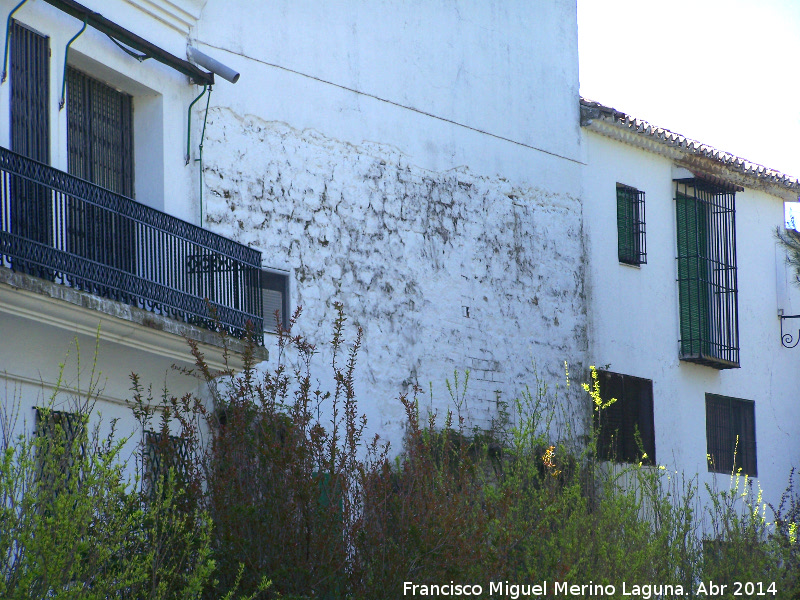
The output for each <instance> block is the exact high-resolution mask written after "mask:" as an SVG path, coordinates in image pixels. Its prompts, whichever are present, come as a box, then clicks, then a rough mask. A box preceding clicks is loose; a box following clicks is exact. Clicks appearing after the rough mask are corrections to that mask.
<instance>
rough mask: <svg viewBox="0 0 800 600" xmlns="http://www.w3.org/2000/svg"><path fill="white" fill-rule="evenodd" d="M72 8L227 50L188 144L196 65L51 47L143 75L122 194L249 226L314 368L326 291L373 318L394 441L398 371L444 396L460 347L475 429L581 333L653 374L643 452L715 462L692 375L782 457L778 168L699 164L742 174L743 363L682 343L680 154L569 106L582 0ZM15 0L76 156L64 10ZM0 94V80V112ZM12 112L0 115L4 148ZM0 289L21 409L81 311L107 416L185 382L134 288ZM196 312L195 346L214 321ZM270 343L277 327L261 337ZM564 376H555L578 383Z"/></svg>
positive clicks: (187, 215)
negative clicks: (676, 173)
mask: <svg viewBox="0 0 800 600" xmlns="http://www.w3.org/2000/svg"><path fill="white" fill-rule="evenodd" d="M84 4H85V5H86V6H88V7H89V8H91V9H93V10H96V11H99V12H101V13H102V14H103V15H104V16H106V17H107V18H109V19H111V20H112V21H114V22H116V23H118V24H120V25H121V26H123V27H125V28H126V29H129V30H130V31H132V32H134V33H137V34H139V35H141V36H142V37H145V38H146V39H148V41H151V42H153V43H154V44H156V45H158V46H160V47H161V48H163V49H164V50H166V51H168V52H170V53H172V54H174V55H176V56H178V57H184V56H185V54H186V46H187V44H191V45H193V46H195V47H197V48H199V49H200V50H201V51H203V52H205V53H207V54H209V55H211V56H213V57H214V58H216V59H218V60H219V61H221V62H223V63H225V64H226V65H228V66H230V67H233V68H234V69H236V70H237V71H239V72H240V73H241V78H240V80H239V82H238V83H237V84H235V85H231V84H229V83H227V82H225V81H222V80H219V79H218V81H217V84H216V85H215V86H214V89H213V93H212V95H211V97H210V103H209V110H208V115H207V122H206V123H205V125H206V126H205V136H204V138H203V137H202V131H203V121H204V117H205V116H206V115H205V103H206V99H207V96H205V97H203V98H202V99H201V101H200V102H198V103H197V104H195V106H194V108H193V110H192V120H191V140H192V142H191V147H190V152H189V162H188V164H186V161H185V154H186V137H187V134H188V133H189V131H188V127H189V126H188V124H187V109H188V108H189V105H190V103H191V102H192V101H193V100H194V99H195V98H196V97H197V95H198V94H199V92H200V91H201V88H200V87H198V86H196V85H192V84H190V83H189V82H188V80H187V78H186V76H184V75H181V74H180V73H177V72H175V71H173V70H171V69H170V68H169V67H166V66H164V65H162V64H160V63H156V62H155V61H152V60H149V61H145V62H142V63H140V62H138V61H136V60H134V59H132V58H131V57H130V56H128V55H126V54H124V53H123V52H121V51H120V50H119V49H118V48H117V47H116V46H115V45H114V44H113V43H112V42H111V41H109V40H108V39H107V38H106V36H104V35H103V34H101V33H99V32H98V31H96V30H94V29H92V28H87V30H86V31H85V32H84V33H83V34H82V35H81V36H80V37H79V38H78V39H77V40H76V41H75V42H74V44H73V45H72V49H71V50H70V55H69V62H70V63H71V64H73V65H74V66H76V67H79V68H81V69H83V70H85V71H87V72H90V73H91V74H93V75H94V76H95V77H97V78H98V79H102V80H103V81H105V82H107V83H109V84H111V85H113V86H114V87H117V88H118V89H121V90H124V91H126V92H128V93H130V94H132V95H133V97H134V147H135V196H136V199H137V200H138V201H139V202H142V203H144V204H147V205H149V206H151V207H153V208H157V209H159V210H162V211H164V212H166V213H169V214H171V215H174V216H176V217H179V218H181V219H184V220H186V221H188V222H191V223H194V224H202V225H203V226H205V227H207V228H209V229H211V230H213V231H215V232H217V233H220V234H222V235H224V236H226V237H229V238H232V239H235V240H237V241H239V242H242V243H244V244H248V245H250V246H253V247H256V248H258V249H259V250H261V251H262V252H263V266H264V267H265V268H269V269H276V270H279V271H283V272H286V273H288V274H289V284H290V300H291V306H292V307H296V306H303V308H304V316H303V317H302V320H301V328H302V329H303V331H305V332H306V333H308V334H309V335H310V337H311V339H312V340H313V341H315V342H317V343H318V344H319V347H320V350H321V353H320V355H319V357H318V365H317V366H318V367H319V368H320V369H322V368H324V366H325V364H326V362H327V358H326V355H325V345H324V344H325V341H326V340H327V339H328V336H329V332H330V328H331V324H332V320H333V316H334V309H333V303H334V302H335V301H341V302H343V303H344V306H345V312H346V314H347V316H348V317H349V323H350V324H352V325H359V326H361V327H363V328H364V333H365V337H364V345H363V350H362V352H361V354H360V358H359V367H358V372H357V377H356V378H357V382H358V389H357V392H358V396H359V398H360V400H361V409H362V410H364V411H365V412H366V413H367V416H368V418H369V423H370V430H371V431H372V432H375V433H380V434H381V436H382V437H383V438H384V439H387V440H389V441H390V442H392V444H394V446H395V447H396V448H397V447H398V446H399V445H400V444H401V443H402V436H403V413H402V408H401V405H400V403H399V402H398V401H397V396H398V395H399V394H400V393H402V392H407V391H409V389H410V387H411V386H412V385H413V384H418V385H420V386H421V387H422V388H423V390H424V392H423V396H422V401H423V406H424V405H425V404H427V403H428V402H430V405H431V407H432V408H433V409H434V410H439V411H442V410H444V409H445V408H446V407H447V406H448V404H449V400H450V398H449V395H448V393H447V390H446V388H445V380H446V379H447V378H450V379H451V380H452V377H453V371H454V370H459V371H462V372H463V370H465V369H469V370H470V373H471V376H470V385H469V392H468V395H467V404H466V406H465V408H464V411H465V413H466V416H468V418H469V423H470V424H471V425H475V426H478V427H486V426H488V425H489V424H490V423H491V421H492V419H493V418H495V417H496V416H497V413H498V399H499V400H501V401H510V400H511V399H512V398H514V397H515V395H516V394H518V393H519V391H520V389H521V388H522V386H524V385H525V384H530V385H533V384H534V378H535V371H538V374H539V376H540V377H541V378H542V379H543V380H544V381H547V382H549V383H550V384H551V385H552V384H554V383H555V382H559V383H560V382H562V381H563V377H564V374H563V361H565V360H568V361H570V362H571V363H572V367H573V368H572V370H573V378H575V377H576V376H577V375H576V374H580V375H582V374H583V373H584V371H583V369H582V367H583V366H584V365H586V364H588V363H587V360H586V359H587V357H588V358H589V359H590V360H591V361H592V362H594V363H596V364H598V365H604V364H610V365H611V368H612V370H615V371H617V372H620V373H625V374H629V375H635V376H640V377H644V378H648V379H652V380H653V382H654V395H655V427H656V443H657V450H658V460H659V462H660V463H663V464H669V465H670V466H676V467H679V468H680V467H682V468H684V469H686V470H688V471H690V472H700V473H706V465H705V429H704V427H705V425H704V413H703V409H704V403H703V394H704V393H706V392H711V393H719V394H723V395H731V396H735V397H739V398H747V399H752V400H754V401H755V402H756V407H757V408H756V411H757V412H756V424H757V438H758V470H759V479H761V480H762V481H763V482H765V485H766V486H767V489H768V491H769V493H770V494H776V493H778V492H779V491H780V489H782V486H783V485H784V484H785V479H786V475H787V473H788V468H789V466H790V465H791V464H795V465H796V464H799V463H800V456H798V451H799V449H798V446H800V442H798V440H800V431H798V423H800V418H798V417H799V416H800V415H798V410H799V409H798V406H797V403H796V402H793V401H792V399H793V396H792V391H793V390H794V389H797V383H798V381H797V375H796V374H795V373H796V370H793V369H792V365H793V364H794V362H793V361H795V360H796V357H795V355H794V354H793V353H792V352H791V351H789V350H786V349H784V348H782V347H781V346H780V336H779V333H778V332H779V323H778V320H777V317H776V308H778V306H777V302H778V300H777V298H778V296H777V292H776V291H775V290H776V282H777V277H778V276H777V275H776V265H777V264H778V263H777V262H776V261H778V262H779V261H780V257H778V258H777V259H776V254H775V249H774V241H773V238H772V230H773V228H774V227H775V226H777V225H779V224H780V223H781V222H782V210H783V207H782V198H784V197H786V196H787V194H788V195H789V196H791V194H792V193H793V194H794V197H795V198H796V196H797V194H796V191H795V192H791V190H790V187H791V186H789V187H787V186H785V185H782V184H778V183H776V184H774V185H773V184H768V183H765V181H766V180H765V179H764V178H759V177H750V178H748V177H747V176H742V175H741V173H740V172H739V171H737V170H736V169H728V171H726V168H727V167H723V166H719V167H715V169H716V170H715V173H716V174H717V175H719V176H720V177H728V176H730V177H732V181H733V182H734V183H736V184H738V185H742V186H743V187H744V188H745V191H744V192H741V193H739V194H737V243H738V248H739V287H740V295H739V307H740V310H739V327H740V332H741V336H740V338H741V342H742V343H741V352H742V354H741V368H740V369H736V370H730V371H724V372H720V371H716V370H712V369H709V368H708V367H701V366H697V365H690V364H685V363H682V362H680V361H679V360H678V342H677V340H678V325H677V323H678V312H677V311H678V307H677V304H678V303H677V294H678V292H677V287H676V282H675V280H676V265H675V228H674V219H675V216H674V200H673V197H674V190H673V182H672V181H673V167H674V165H675V164H682V163H681V161H682V160H683V159H684V158H685V153H683V152H682V151H678V150H675V149H674V148H671V147H667V146H664V147H661V146H659V145H658V143H655V142H653V143H652V144H650V147H644V146H645V144H639V145H638V146H632V145H630V144H626V143H624V142H623V141H620V140H622V139H625V137H624V136H622V135H620V136H618V138H619V139H612V138H610V137H608V135H607V134H608V132H606V134H603V133H601V132H598V131H596V130H591V129H586V128H584V129H583V130H581V127H580V104H579V97H578V56H577V52H578V48H577V26H576V20H577V19H576V3H575V2H574V0H554V1H552V2H547V3H542V2H538V3H533V4H531V3H526V2H512V3H501V2H482V3H461V4H453V3H451V2H445V1H444V0H434V1H432V2H412V3H403V2H392V3H377V4H376V3H369V2H358V3H351V4H349V5H347V6H342V5H340V4H337V3H297V2H290V1H288V0H287V1H283V0H281V1H278V2H271V3H264V5H263V6H259V7H258V9H257V10H254V7H253V3H252V2H243V1H241V0H227V1H226V0H174V1H171V2H168V1H162V0H115V1H103V0H85V1H84ZM15 5H16V3H14V2H9V1H6V0H3V1H2V2H0V11H4V12H3V13H2V14H7V13H8V12H10V11H11V9H12V8H13V6H15ZM15 18H17V19H19V20H20V21H21V22H22V23H24V24H25V25H26V26H28V27H30V28H32V29H34V30H36V31H38V32H40V33H43V34H45V35H47V36H49V37H50V48H51V57H50V89H51V98H50V106H51V112H50V123H51V141H50V144H51V148H50V149H51V152H50V154H51V163H52V165H53V166H55V167H57V168H60V169H64V170H66V168H67V153H66V135H67V134H66V115H65V111H60V110H59V109H58V95H59V93H60V89H61V83H62V77H63V62H64V49H65V46H66V44H67V41H68V40H69V39H70V38H71V37H72V36H73V35H74V34H75V33H77V31H78V30H79V29H80V25H81V24H80V22H79V21H77V20H76V19H74V18H73V17H70V16H68V15H67V14H65V13H63V12H61V11H60V10H58V9H57V8H55V7H53V6H51V5H50V4H48V3H46V2H44V0H29V2H28V3H26V4H25V5H24V6H23V7H22V8H21V9H20V10H19V11H18V12H17V13H16V15H15ZM8 106H9V86H8V84H7V83H6V84H4V85H0V107H2V108H0V111H3V114H6V113H5V111H6V110H7V107H8ZM598 127H599V126H598ZM612 129H613V128H612ZM9 135H10V134H9V121H8V119H7V118H0V145H3V146H6V147H8V145H9ZM633 137H634V138H636V135H634V136H633ZM201 139H202V141H203V153H202V164H201V163H200V158H201V155H200V151H199V144H200V141H201ZM637 139H638V138H637ZM642 139H644V138H642ZM629 141H630V140H629ZM662 146H663V145H662ZM709 160H710V159H709ZM711 162H713V161H711ZM201 173H202V176H201V175H200V174H201ZM201 180H202V195H201V187H200V181H201ZM618 182H619V183H624V184H627V185H631V186H634V187H636V188H638V189H641V190H644V191H645V192H646V194H647V200H646V202H647V204H646V206H647V232H648V241H647V244H648V263H647V264H646V265H643V266H642V267H641V268H632V267H628V266H622V265H620V264H619V263H618V261H617V257H616V223H615V215H616V213H615V201H616V198H615V195H614V189H615V184H616V183H618ZM790 192H791V193H790ZM201 198H202V208H201ZM0 269H2V267H0ZM778 271H780V269H778ZM783 277H784V278H785V277H788V276H787V275H786V274H785V273H784V275H783ZM45 288H46V289H45ZM786 294H788V296H786V298H790V299H791V301H793V302H794V306H795V307H800V302H799V301H798V299H797V298H792V296H793V294H795V292H792V291H787V292H786ZM0 295H2V302H0V338H1V339H3V340H5V343H4V344H3V345H2V347H1V348H0V373H3V374H2V375H0V378H2V379H3V380H4V381H5V382H6V386H7V388H8V389H9V390H10V392H12V393H17V394H18V395H21V396H22V397H23V403H24V404H25V406H26V407H27V408H30V407H31V406H33V405H35V404H36V403H38V402H40V401H41V400H40V398H39V397H40V395H41V394H42V393H43V392H42V389H43V388H42V385H41V383H44V389H45V390H46V389H49V388H52V386H53V385H54V383H55V380H56V378H57V371H58V364H59V362H60V361H61V360H63V356H64V354H65V353H66V351H67V348H68V346H69V343H70V341H71V339H72V338H73V337H74V334H77V335H78V336H79V338H80V340H81V347H82V360H83V361H84V365H85V364H86V360H87V358H88V357H87V349H91V348H93V347H94V341H93V336H92V332H93V331H94V330H95V322H100V321H103V322H104V323H105V324H104V325H101V332H103V333H102V334H101V341H100V359H99V360H100V363H99V364H100V369H101V371H102V372H103V377H104V378H106V379H105V380H106V384H105V386H106V387H105V391H104V395H103V401H104V402H105V405H104V407H103V411H104V412H105V414H106V416H115V417H116V416H119V417H121V418H125V417H126V415H127V409H126V408H124V400H125V399H126V398H127V397H128V387H127V381H128V379H127V378H128V373H129V371H131V370H137V371H139V372H140V373H141V374H142V376H143V380H144V381H145V383H152V384H153V385H154V386H155V387H159V386H160V385H161V384H162V383H163V381H164V379H165V377H166V378H169V380H168V382H167V385H168V386H169V387H170V388H171V389H172V390H173V391H175V392H177V391H184V390H188V389H191V388H192V386H193V385H194V382H192V381H187V380H185V379H180V378H178V376H177V375H176V374H175V373H173V372H172V371H171V370H170V365H171V364H172V363H178V364H189V361H190V359H189V357H188V351H185V350H186V348H185V346H183V350H184V351H185V352H184V353H183V354H181V347H182V339H181V338H180V337H179V336H180V335H181V334H186V333H187V331H186V330H185V329H181V328H175V327H172V326H171V325H170V324H169V322H168V320H162V321H161V322H160V323H159V324H158V327H159V328H160V329H162V330H165V331H167V332H168V333H164V331H153V325H152V323H151V322H150V321H148V318H147V316H146V315H143V314H140V313H137V312H136V311H135V310H133V309H130V310H129V309H126V308H125V307H120V306H119V305H117V304H116V303H110V302H99V301H97V300H96V299H92V297H90V296H88V295H86V294H83V295H82V294H70V293H68V292H63V291H62V292H59V291H58V290H54V289H52V286H44V287H43V286H42V285H40V284H35V283H34V284H31V282H29V281H28V282H24V281H20V279H19V278H15V277H14V276H13V274H9V273H6V274H5V278H4V279H3V281H2V282H0ZM789 301H790V300H786V299H784V300H782V302H789ZM784 308H785V310H787V312H790V311H791V310H792V309H791V308H790V307H789V304H786V305H785V306H784ZM794 310H795V312H800V311H798V310H797V308H795V309H794ZM188 334H189V335H193V336H195V337H196V338H198V339H201V340H204V341H205V342H207V346H206V349H207V351H208V352H209V353H211V354H209V355H212V354H213V352H214V348H215V347H216V346H215V345H214V343H215V341H214V340H213V339H211V338H208V337H204V334H203V333H202V331H197V330H191V331H189V332H188ZM274 343H275V340H274V338H272V337H270V336H267V342H266V346H267V349H271V347H272V346H273V345H274ZM799 351H800V350H799ZM89 354H91V352H89ZM73 356H74V355H73ZM534 363H535V368H534ZM68 374H69V373H68ZM325 383H326V382H324V381H323V382H322V384H323V385H325ZM429 385H430V386H431V387H432V390H433V399H432V400H428V390H429V389H431V388H430V387H429ZM576 388H577V386H573V388H572V392H571V393H572V394H573V396H571V397H569V398H568V399H569V401H570V402H573V404H574V406H582V405H581V404H580V403H581V402H584V401H585V398H583V397H582V394H579V393H578V390H577V389H576ZM15 390H16V391H15ZM8 397H9V396H8V395H7V396H6V398H8ZM704 477H705V475H704ZM773 497H774V496H773Z"/></svg>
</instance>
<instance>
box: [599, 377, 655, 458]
mask: <svg viewBox="0 0 800 600" xmlns="http://www.w3.org/2000/svg"><path fill="white" fill-rule="evenodd" d="M597 376H598V381H599V382H600V394H601V396H602V398H603V400H604V401H605V402H607V401H608V400H610V399H611V398H616V402H614V403H612V404H611V405H610V406H608V407H606V408H604V409H600V410H595V411H594V412H593V415H594V425H595V429H596V430H597V429H598V428H599V434H598V437H597V454H598V456H599V457H600V458H602V459H604V460H613V461H615V462H624V463H633V462H639V461H640V460H641V461H642V463H644V464H655V461H656V440H655V417H654V411H653V381H652V380H651V379H645V378H643V377H635V376H633V375H624V374H622V373H614V372H611V371H605V370H598V371H597ZM637 433H638V438H639V440H641V444H642V447H641V448H640V447H639V444H638V442H637ZM643 453H645V454H647V457H646V458H644V459H642V454H643Z"/></svg>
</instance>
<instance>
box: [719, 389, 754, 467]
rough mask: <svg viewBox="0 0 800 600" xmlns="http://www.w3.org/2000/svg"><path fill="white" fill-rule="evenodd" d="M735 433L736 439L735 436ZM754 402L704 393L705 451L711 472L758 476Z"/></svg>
mask: <svg viewBox="0 0 800 600" xmlns="http://www.w3.org/2000/svg"><path fill="white" fill-rule="evenodd" d="M737 436H738V440H737ZM757 450H758V448H757V444H756V409H755V402H754V401H752V400H744V399H742V398H732V397H730V396H721V395H719V394H706V455H707V457H708V470H709V472H711V473H727V474H728V475H730V474H735V473H738V472H739V468H741V473H742V474H743V475H749V476H752V477H757V476H758V451H757Z"/></svg>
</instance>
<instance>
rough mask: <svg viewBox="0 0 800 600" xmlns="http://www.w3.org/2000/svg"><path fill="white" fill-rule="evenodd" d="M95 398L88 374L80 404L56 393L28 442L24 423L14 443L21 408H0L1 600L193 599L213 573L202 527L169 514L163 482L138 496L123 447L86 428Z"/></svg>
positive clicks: (111, 436)
mask: <svg viewBox="0 0 800 600" xmlns="http://www.w3.org/2000/svg"><path fill="white" fill-rule="evenodd" d="M62 373H63V366H62ZM59 381H61V379H59ZM97 389H98V388H97V379H96V378H95V377H94V373H93V376H92V379H91V383H90V386H89V390H88V391H87V392H84V393H83V394H81V393H76V394H74V395H73V396H71V397H70V398H65V396H66V393H65V392H64V391H63V390H61V389H60V387H58V386H57V388H56V390H55V391H54V392H53V394H52V396H51V397H50V398H49V400H48V401H45V402H43V404H44V406H43V407H40V408H39V410H38V417H37V431H36V432H35V433H31V432H30V431H28V430H27V424H26V423H23V425H26V427H25V428H24V429H25V431H23V433H21V434H19V435H15V434H14V433H13V432H14V429H15V424H16V422H17V419H18V417H19V398H10V399H9V398H6V401H5V402H4V405H3V408H4V410H3V411H2V415H0V429H2V440H1V441H0V597H2V598H8V599H20V600H22V599H26V600H27V599H29V598H58V599H69V598H76V599H81V600H87V599H89V600H91V599H94V598H96V599H108V598H148V599H153V600H155V599H170V600H171V599H174V598H186V599H189V598H195V597H196V596H197V593H198V592H199V591H200V590H201V589H203V588H204V587H207V585H208V583H209V581H210V578H211V575H212V572H213V570H214V563H213V561H212V560H211V557H210V553H209V543H210V531H211V530H210V522H209V520H208V517H207V516H205V515H204V514H202V513H182V512H180V511H177V510H176V504H177V500H178V498H179V497H180V496H181V495H182V494H183V492H182V491H181V490H179V489H177V488H176V486H175V485H174V483H173V480H172V479H170V478H168V479H167V480H166V481H165V482H164V484H163V488H162V489H161V491H160V493H159V495H158V499H157V500H156V501H151V500H149V499H148V498H145V497H143V496H142V495H141V494H140V493H139V491H138V489H137V485H136V481H135V480H131V479H130V478H129V477H128V475H126V467H127V465H126V461H125V459H124V458H123V455H122V449H123V446H124V445H125V443H126V441H127V439H126V438H118V437H117V435H116V430H115V429H116V428H115V427H114V425H113V424H112V426H111V431H110V433H108V434H107V435H101V434H100V424H99V423H95V424H94V425H92V424H91V423H90V415H91V413H92V408H93V406H94V403H95V400H96V395H97ZM56 405H58V406H59V408H67V410H68V412H59V411H55V410H54V406H56Z"/></svg>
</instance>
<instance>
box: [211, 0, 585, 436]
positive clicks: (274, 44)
mask: <svg viewBox="0 0 800 600" xmlns="http://www.w3.org/2000/svg"><path fill="white" fill-rule="evenodd" d="M250 6H251V5H250V3H245V2H220V1H214V0H212V1H210V2H209V3H208V4H207V5H206V7H205V10H204V12H203V16H202V19H201V22H200V25H199V27H198V34H197V38H198V39H197V41H196V43H197V45H198V47H199V48H200V49H201V50H203V51H204V52H207V53H208V54H211V55H212V56H214V57H215V58H218V59H219V60H221V61H222V62H224V63H226V64H229V65H230V66H231V67H234V68H236V69H237V70H238V71H240V72H241V79H240V80H239V82H238V83H237V84H236V85H231V84H228V83H226V82H222V81H220V82H219V83H218V85H217V86H215V89H214V93H213V96H212V100H211V107H212V108H211V110H210V113H209V119H208V123H207V130H206V138H205V142H204V185H205V190H204V194H205V202H206V205H207V211H208V212H207V218H206V222H207V225H208V226H209V227H210V228H212V229H214V230H215V231H218V232H220V233H222V234H224V235H228V236H231V237H233V238H235V239H237V240H239V241H242V242H245V243H249V244H252V245H254V246H257V247H259V248H260V249H262V250H263V251H264V257H265V266H269V267H272V268H278V269H284V270H287V271H289V272H290V274H291V286H292V305H293V306H297V305H302V306H303V307H304V310H305V315H304V317H303V319H302V322H301V323H302V328H303V329H304V330H305V331H306V332H309V333H310V335H311V337H312V339H313V340H314V341H316V342H318V343H320V344H322V343H323V342H324V340H325V339H326V338H327V337H328V335H329V331H330V324H331V322H332V316H333V309H332V304H333V302H334V301H337V300H338V301H341V302H343V303H344V305H345V311H346V313H347V315H348V317H349V318H350V323H352V324H358V325H360V326H362V327H363V328H364V330H365V341H364V351H363V353H362V355H361V358H360V363H359V371H358V377H357V379H358V382H359V392H360V397H361V399H362V405H361V407H362V410H365V411H366V412H367V414H368V417H369V419H370V423H371V429H372V430H373V431H377V432H379V433H381V434H382V435H383V436H384V437H386V438H388V439H389V440H391V441H392V442H393V443H395V444H399V442H400V440H401V436H402V409H401V406H400V404H399V403H398V402H397V400H396V398H397V396H398V394H399V393H401V392H404V391H408V390H409V387H410V385H411V384H413V383H418V384H419V385H421V386H422V387H423V388H424V389H425V398H423V400H424V402H425V403H428V402H429V400H428V398H427V396H428V390H429V384H432V385H433V394H434V400H433V406H434V408H435V409H439V410H442V409H443V408H444V407H445V406H446V405H447V403H448V400H449V396H448V393H447V391H446V389H445V378H450V379H451V380H452V379H453V370H454V369H458V370H461V371H463V370H464V369H470V370H471V376H470V386H469V390H470V393H469V394H468V400H467V402H468V407H469V411H468V412H469V415H470V418H471V423H472V424H474V425H477V426H481V427H485V426H488V424H489V423H490V421H491V419H492V418H493V417H494V416H495V415H496V409H497V397H498V393H496V392H499V396H500V398H501V400H504V401H510V400H511V399H512V398H513V397H514V396H515V395H516V394H517V393H518V392H519V391H520V389H521V386H522V385H523V384H525V383H531V384H532V382H533V372H532V366H531V363H532V361H533V360H535V361H536V363H537V365H538V368H539V370H540V372H541V374H542V376H543V377H544V378H545V379H548V380H549V381H551V383H553V382H556V381H563V377H564V376H563V361H564V360H565V359H569V360H571V361H580V360H581V359H582V352H583V350H584V347H585V325H584V324H585V305H584V300H583V292H582V279H583V240H582V225H581V204H580V187H581V180H580V168H581V165H580V162H579V153H580V146H579V141H580V138H579V131H578V103H577V39H576V38H577V35H576V34H577V32H576V26H575V6H574V3H572V2H553V3H546V6H545V3H540V4H536V5H533V6H531V5H530V4H528V3H522V2H520V3H512V4H511V5H507V4H502V3H496V2H492V3H481V4H480V5H475V4H473V5H469V6H465V5H458V6H456V5H453V4H451V3H446V2H432V3H431V2H425V3H422V2H419V3H410V4H409V3H400V2H397V3H381V4H375V3H354V4H351V5H350V6H349V7H344V8H343V7H341V6H340V5H338V4H337V5H334V3H330V4H326V3H322V4H320V3H315V4H314V5H313V6H312V5H311V4H310V3H309V4H303V3H300V4H298V3H293V2H278V3H271V4H270V5H269V6H268V7H264V9H263V10H262V11H260V12H259V13H258V14H259V16H258V18H254V14H253V12H252V10H251V8H250ZM467 311H469V312H468V313H467ZM467 314H468V316H467ZM324 362H325V358H324V357H320V363H321V364H324ZM423 406H424V404H423Z"/></svg>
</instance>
